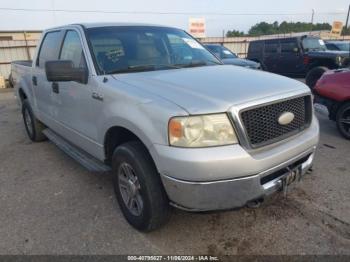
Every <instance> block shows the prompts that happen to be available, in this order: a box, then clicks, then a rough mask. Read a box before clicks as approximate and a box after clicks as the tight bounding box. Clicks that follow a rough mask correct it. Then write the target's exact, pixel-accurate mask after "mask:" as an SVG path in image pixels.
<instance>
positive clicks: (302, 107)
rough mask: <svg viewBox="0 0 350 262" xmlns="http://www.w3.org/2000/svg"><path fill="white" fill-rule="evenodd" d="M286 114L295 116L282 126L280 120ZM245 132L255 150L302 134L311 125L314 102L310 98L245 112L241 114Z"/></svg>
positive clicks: (269, 105)
mask: <svg viewBox="0 0 350 262" xmlns="http://www.w3.org/2000/svg"><path fill="white" fill-rule="evenodd" d="M285 112H291V113H293V114H294V119H293V121H292V122H291V123H289V124H287V125H280V124H279V123H278V118H279V117H280V116H281V114H283V113H285ZM240 115H241V120H242V122H243V125H244V128H245V132H246V135H247V138H248V141H249V143H250V145H251V146H252V147H253V148H257V147H261V146H264V145H268V144H272V143H275V142H278V141H280V140H283V139H285V138H287V137H289V136H292V135H294V134H296V133H299V132H301V131H302V130H304V129H305V128H307V127H308V126H309V125H310V122H311V117H312V102H311V97H310V96H303V97H298V98H293V99H290V100H286V101H282V102H278V103H274V104H268V105H264V106H259V107H255V108H253V109H247V110H243V111H242V112H241V113H240Z"/></svg>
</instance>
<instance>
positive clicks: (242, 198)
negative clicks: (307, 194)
mask: <svg viewBox="0 0 350 262" xmlns="http://www.w3.org/2000/svg"><path fill="white" fill-rule="evenodd" d="M12 77H13V81H14V85H15V88H16V89H15V90H16V95H17V97H18V101H19V103H20V105H21V108H22V115H23V120H24V125H25V128H26V131H27V134H28V136H29V138H30V139H31V140H33V141H42V140H45V139H46V138H49V139H50V140H51V141H52V142H53V143H55V144H56V145H57V146H58V147H60V148H61V149H62V150H64V151H65V152H66V153H68V154H69V155H71V156H72V157H73V158H75V159H76V160H78V161H79V162H80V163H81V164H83V165H84V166H85V167H87V168H88V169H89V170H92V171H109V170H110V172H111V174H112V176H113V183H114V188H115V193H116V197H117V200H118V202H119V205H120V207H121V210H122V212H123V214H124V216H125V218H126V219H127V221H128V222H129V223H130V224H131V225H132V226H134V227H135V228H137V229H138V230H141V231H150V230H154V229H156V228H158V227H160V226H161V225H162V224H164V223H165V222H166V221H167V219H168V217H169V214H170V206H174V207H177V208H180V209H183V210H188V211H196V212H200V211H210V210H227V209H233V208H237V207H243V206H245V205H252V204H257V203H260V202H261V201H262V200H263V199H264V198H265V197H267V196H268V195H270V194H272V193H274V192H277V191H284V192H286V190H287V189H289V188H290V187H289V184H290V183H292V182H293V181H297V180H300V178H301V177H302V176H303V175H304V174H305V173H306V172H307V171H308V170H309V169H310V168H311V166H312V164H313V159H314V154H315V149H316V146H317V143H318V139H319V126H318V121H317V119H316V118H315V117H314V112H313V107H312V97H311V93H310V90H309V88H308V87H307V86H305V85H304V84H302V83H301V82H297V81H295V80H291V79H288V78H286V77H282V76H278V75H274V74H271V73H266V72H260V71H254V70H249V69H246V68H241V67H233V66H230V65H222V63H221V62H220V61H219V60H218V59H217V58H216V57H215V56H214V55H212V54H211V53H210V52H209V51H208V50H207V49H205V48H204V47H203V46H202V45H201V44H200V43H199V42H197V41H196V40H195V39H194V38H192V37H191V36H190V35H188V34H187V33H186V32H184V31H183V30H180V29H175V28H170V27H165V26H152V25H143V24H115V23H111V24H108V23H107V24H74V25H68V26H63V27H57V28H53V29H49V30H46V31H44V32H43V35H42V39H41V41H40V44H39V45H38V48H37V52H36V54H35V56H34V59H33V61H32V62H25V61H24V62H23V61H22V62H14V63H12Z"/></svg>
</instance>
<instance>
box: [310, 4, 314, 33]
mask: <svg viewBox="0 0 350 262" xmlns="http://www.w3.org/2000/svg"><path fill="white" fill-rule="evenodd" d="M314 16H315V9H312V14H311V30H310V35H311V31H312V29H313V24H314Z"/></svg>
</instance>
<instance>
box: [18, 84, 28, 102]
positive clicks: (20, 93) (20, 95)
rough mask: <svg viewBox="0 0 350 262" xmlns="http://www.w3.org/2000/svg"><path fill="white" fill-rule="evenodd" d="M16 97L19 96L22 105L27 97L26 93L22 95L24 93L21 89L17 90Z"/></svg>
mask: <svg viewBox="0 0 350 262" xmlns="http://www.w3.org/2000/svg"><path fill="white" fill-rule="evenodd" d="M18 95H19V97H20V99H21V101H22V103H23V101H24V100H25V99H27V95H26V93H24V91H23V89H22V88H20V89H19V90H18Z"/></svg>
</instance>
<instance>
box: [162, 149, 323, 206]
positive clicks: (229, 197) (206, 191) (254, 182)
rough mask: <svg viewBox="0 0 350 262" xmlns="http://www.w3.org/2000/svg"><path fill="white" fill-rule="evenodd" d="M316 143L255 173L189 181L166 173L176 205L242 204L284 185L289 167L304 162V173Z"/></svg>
mask: <svg viewBox="0 0 350 262" xmlns="http://www.w3.org/2000/svg"><path fill="white" fill-rule="evenodd" d="M315 150H316V147H313V148H311V149H310V150H308V151H306V152H304V153H302V154H300V155H298V156H297V157H295V158H293V159H291V160H289V161H287V162H285V163H282V164H280V165H278V166H275V167H274V168H271V169H269V170H267V171H264V172H262V173H259V174H257V175H254V176H249V177H243V178H237V179H230V180H221V181H211V182H189V181H183V180H178V179H174V178H172V177H168V176H165V175H162V181H163V184H164V187H165V188H166V191H167V193H168V195H169V198H170V199H171V201H172V203H171V204H172V205H174V206H175V207H178V208H180V209H184V210H187V211H209V210H226V209H232V208H237V207H242V206H245V205H246V204H248V203H249V202H250V201H255V200H260V199H262V198H265V197H266V196H268V195H271V194H273V193H275V192H277V191H280V190H281V189H282V181H283V178H284V177H285V176H287V175H288V171H287V170H288V168H289V167H291V168H292V167H295V166H296V165H298V166H299V165H300V167H301V176H304V175H305V174H306V172H307V171H308V170H309V169H310V168H311V167H312V163H313V159H314V154H315Z"/></svg>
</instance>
